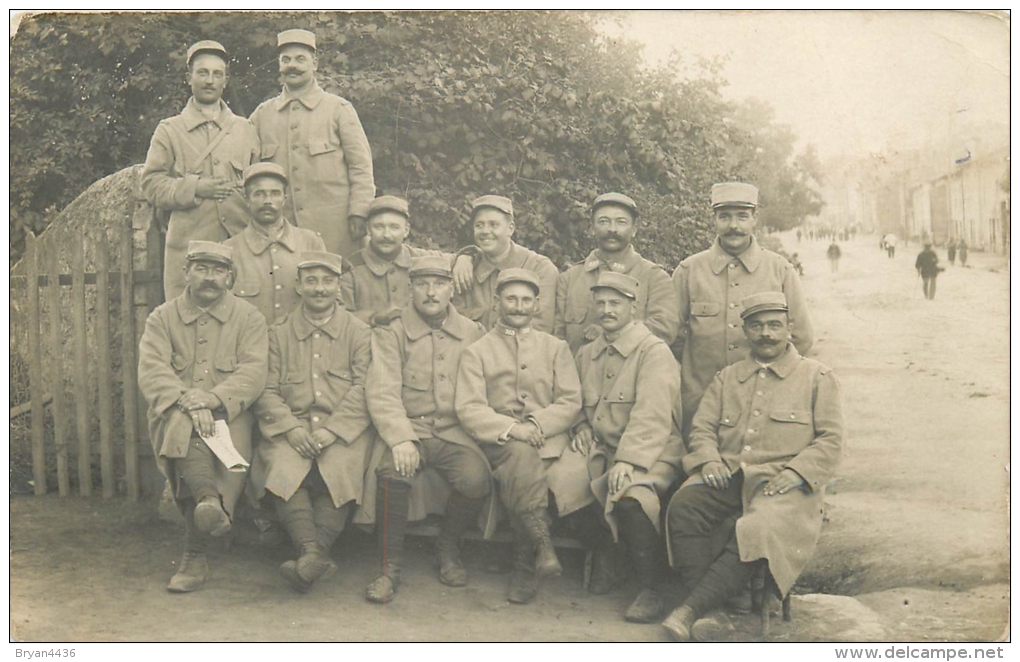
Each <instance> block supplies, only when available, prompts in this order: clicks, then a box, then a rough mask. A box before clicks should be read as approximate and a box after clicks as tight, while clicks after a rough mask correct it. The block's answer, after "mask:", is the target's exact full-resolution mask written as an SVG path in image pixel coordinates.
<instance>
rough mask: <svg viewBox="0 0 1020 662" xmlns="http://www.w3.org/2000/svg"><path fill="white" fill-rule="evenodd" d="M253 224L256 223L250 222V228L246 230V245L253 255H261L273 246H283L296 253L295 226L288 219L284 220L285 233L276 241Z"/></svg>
mask: <svg viewBox="0 0 1020 662" xmlns="http://www.w3.org/2000/svg"><path fill="white" fill-rule="evenodd" d="M253 223H254V221H249V222H248V227H246V228H245V229H244V243H246V244H248V248H250V249H251V252H252V253H254V254H255V255H261V254H262V253H264V252H265V250H266V249H267V248H269V247H270V246H272V245H273V244H282V245H283V246H284V247H285V248H286V249H287V250H289V251H290V252H291V253H293V252H294V250H295V245H294V226H292V225H291V224H290V222H288V221H287V219H284V220H283V232H281V233H280V236H279V237H277V238H276V241H273V240H272V239H270V238H269V237H267V236H266V235H264V234H262V233H261V232H259V231H258V230H256V229H255V228H254V226H253Z"/></svg>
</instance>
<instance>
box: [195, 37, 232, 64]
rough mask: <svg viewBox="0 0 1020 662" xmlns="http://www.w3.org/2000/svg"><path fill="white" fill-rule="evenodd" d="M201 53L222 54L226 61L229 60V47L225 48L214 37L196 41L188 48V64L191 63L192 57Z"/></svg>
mask: <svg viewBox="0 0 1020 662" xmlns="http://www.w3.org/2000/svg"><path fill="white" fill-rule="evenodd" d="M199 53H216V54H217V55H219V56H221V57H222V58H223V60H224V61H226V60H227V49H225V48H223V44H221V43H220V42H218V41H213V40H212V39H205V40H203V41H196V42H195V43H194V44H192V45H191V47H190V48H189V49H188V64H189V65H190V64H191V60H192V58H194V57H195V56H196V55H198V54H199Z"/></svg>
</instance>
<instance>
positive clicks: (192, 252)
mask: <svg viewBox="0 0 1020 662" xmlns="http://www.w3.org/2000/svg"><path fill="white" fill-rule="evenodd" d="M186 260H187V262H186V265H185V266H184V269H183V271H184V275H183V277H184V291H183V292H182V293H181V294H179V295H177V297H175V298H173V299H170V300H169V301H167V302H166V303H164V304H163V305H161V306H160V307H158V308H156V309H155V310H154V311H152V314H151V315H149V319H148V320H146V322H145V331H144V332H143V333H142V340H141V344H140V346H139V349H138V386H139V388H140V389H141V391H142V395H144V396H145V399H146V401H147V402H148V403H149V438H150V439H152V446H153V450H154V451H155V453H156V463H157V464H158V466H159V469H160V471H162V472H163V475H164V476H166V477H167V479H168V480H169V481H170V486H171V488H172V491H173V495H174V499H175V500H176V501H177V504H178V506H179V507H180V508H181V510H182V511H183V513H184V558H183V559H182V561H181V564H180V566H179V567H178V568H177V574H175V575H174V576H173V578H172V579H171V580H170V585H169V586H167V590H169V591H171V592H174V593H187V592H189V591H195V590H197V589H199V588H201V587H202V584H204V583H205V579H206V576H207V575H208V573H209V567H208V563H207V561H206V556H205V538H204V536H205V535H211V536H224V535H226V534H227V533H228V532H229V531H230V528H231V518H232V517H233V516H234V506H235V505H237V500H238V498H239V497H240V496H241V492H242V491H244V484H245V479H246V478H247V476H246V474H245V473H243V472H232V471H229V470H228V469H227V468H226V467H225V466H224V465H223V463H222V462H220V460H219V459H218V458H217V457H216V455H214V454H213V452H212V450H211V449H210V448H209V446H208V445H207V444H206V443H205V442H204V441H202V437H211V436H212V435H213V434H214V429H215V425H216V424H215V421H216V420H217V419H223V420H226V421H227V426H228V429H229V430H230V436H231V439H232V441H233V444H234V448H235V449H236V450H237V452H238V453H239V454H240V455H241V456H242V457H244V459H245V460H247V461H250V460H251V444H252V441H251V436H252V435H251V433H252V422H253V420H252V416H251V414H250V413H249V412H248V407H249V406H250V405H251V403H252V402H254V401H255V399H256V398H258V397H259V393H261V392H262V387H263V386H264V385H265V383H266V355H267V354H268V352H269V350H268V341H267V339H266V321H265V320H264V319H263V318H262V315H260V314H259V311H258V310H257V309H256V308H255V307H254V306H252V305H249V304H247V303H245V302H244V301H242V300H240V299H238V298H236V297H235V296H234V295H233V294H231V293H230V292H229V289H230V284H231V281H232V280H233V260H232V251H231V250H230V248H229V247H227V246H223V245H222V244H217V243H215V242H211V241H192V242H191V243H189V244H188V252H187V254H186Z"/></svg>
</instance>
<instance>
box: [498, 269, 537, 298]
mask: <svg viewBox="0 0 1020 662" xmlns="http://www.w3.org/2000/svg"><path fill="white" fill-rule="evenodd" d="M507 283H524V284H526V285H530V286H531V289H533V290H534V291H535V294H536V295H537V294H539V293H540V291H541V289H542V288H540V287H539V285H538V277H537V276H535V272H533V271H531V270H530V269H503V270H502V271H500V272H499V277H498V278H497V279H496V291H497V292H499V291H500V290H501V289H503V286H504V285H506V284H507Z"/></svg>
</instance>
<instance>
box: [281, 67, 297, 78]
mask: <svg viewBox="0 0 1020 662" xmlns="http://www.w3.org/2000/svg"><path fill="white" fill-rule="evenodd" d="M283 73H285V74H286V75H288V76H289V75H291V74H299V73H301V70H300V69H295V68H293V67H288V68H287V69H284V70H283Z"/></svg>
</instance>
